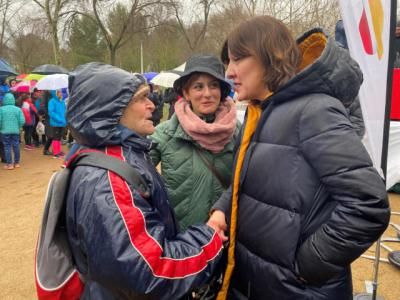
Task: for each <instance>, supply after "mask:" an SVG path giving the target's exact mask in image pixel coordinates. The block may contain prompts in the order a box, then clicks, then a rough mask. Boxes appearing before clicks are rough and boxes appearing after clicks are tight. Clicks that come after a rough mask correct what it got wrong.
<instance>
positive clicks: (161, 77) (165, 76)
mask: <svg viewBox="0 0 400 300" xmlns="http://www.w3.org/2000/svg"><path fill="white" fill-rule="evenodd" d="M178 78H179V75H178V74H176V73H173V72H161V73H160V74H158V75H157V76H155V77H154V78H153V79H152V80H150V82H151V83H153V84H155V85H159V86H163V87H167V88H168V87H173V86H174V82H175V80H177V79H178Z"/></svg>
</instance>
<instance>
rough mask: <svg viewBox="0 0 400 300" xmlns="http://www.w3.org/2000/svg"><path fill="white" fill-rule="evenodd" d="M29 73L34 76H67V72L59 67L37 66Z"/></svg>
mask: <svg viewBox="0 0 400 300" xmlns="http://www.w3.org/2000/svg"><path fill="white" fill-rule="evenodd" d="M31 73H34V74H43V75H49V74H67V73H68V70H67V69H65V68H63V67H60V66H56V65H50V64H49V65H41V66H37V67H36V68H34V69H33V70H32V72H31Z"/></svg>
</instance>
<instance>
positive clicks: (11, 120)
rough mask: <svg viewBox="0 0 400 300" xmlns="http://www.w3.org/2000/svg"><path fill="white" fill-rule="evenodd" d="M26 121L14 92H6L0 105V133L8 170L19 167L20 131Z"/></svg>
mask: <svg viewBox="0 0 400 300" xmlns="http://www.w3.org/2000/svg"><path fill="white" fill-rule="evenodd" d="M24 123H25V118H24V115H23V113H22V111H21V110H20V109H19V108H18V107H17V106H15V98H14V96H13V94H11V93H6V94H5V95H4V98H3V105H2V106H1V107H0V133H1V135H2V139H3V144H4V153H5V158H6V164H7V165H6V166H5V167H4V168H5V169H6V170H13V169H14V168H19V162H20V151H19V133H20V129H21V128H22V126H23V125H24ZM11 148H12V149H13V152H14V163H13V160H12V157H11Z"/></svg>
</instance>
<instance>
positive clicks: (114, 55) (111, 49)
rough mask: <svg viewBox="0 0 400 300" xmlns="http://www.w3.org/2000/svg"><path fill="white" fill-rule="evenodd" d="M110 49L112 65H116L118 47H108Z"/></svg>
mask: <svg viewBox="0 0 400 300" xmlns="http://www.w3.org/2000/svg"><path fill="white" fill-rule="evenodd" d="M108 51H109V52H110V65H113V66H115V58H116V54H117V49H115V48H114V47H111V48H108Z"/></svg>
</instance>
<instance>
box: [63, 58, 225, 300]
mask: <svg viewBox="0 0 400 300" xmlns="http://www.w3.org/2000/svg"><path fill="white" fill-rule="evenodd" d="M69 84H70V86H69V90H70V100H69V103H68V111H67V118H68V125H69V126H70V130H71V133H72V135H73V137H74V139H75V140H76V142H77V143H78V144H79V145H80V146H81V148H91V149H95V150H97V151H104V152H106V153H108V154H109V155H113V156H115V157H117V158H119V159H122V160H124V161H126V162H127V163H128V164H130V165H131V166H132V167H134V168H135V169H136V170H137V171H138V172H139V174H141V175H142V177H143V178H144V180H145V181H146V183H147V185H148V186H149V188H150V193H149V195H143V194H141V193H139V191H138V190H137V189H135V188H134V187H133V186H132V185H130V184H127V183H126V182H124V180H122V179H121V178H120V177H119V176H117V175H116V174H115V173H113V172H111V171H107V170H104V169H100V168H96V167H87V166H78V167H76V168H75V170H74V172H73V174H72V177H71V182H70V186H69V190H68V196H67V199H66V225H67V232H68V240H69V243H70V246H71V250H72V254H73V259H74V261H75V263H76V265H77V269H78V271H79V273H80V276H81V277H83V278H84V280H85V287H84V290H83V295H81V297H80V299H96V300H97V299H102V300H104V299H165V300H167V299H168V300H170V299H171V300H172V299H174V300H175V299H179V298H180V297H182V296H183V295H185V294H186V293H187V292H189V291H190V290H191V289H192V288H193V287H196V286H200V285H202V284H204V283H205V282H207V280H208V279H209V278H210V276H211V274H212V273H213V271H214V269H215V267H216V263H217V261H218V259H219V257H220V253H221V250H222V242H221V239H220V238H219V236H218V235H217V234H216V233H215V231H214V230H213V229H212V228H211V227H208V226H207V225H205V224H200V225H194V226H191V227H190V228H189V229H188V230H186V231H184V232H181V233H179V232H178V230H177V226H176V224H177V222H176V219H175V216H174V213H173V209H172V207H171V206H170V203H169V199H168V195H167V191H166V188H165V186H164V184H163V181H162V179H161V177H160V175H159V174H158V173H157V170H156V169H155V167H154V166H153V164H152V162H151V160H150V158H149V156H148V153H149V150H150V147H151V140H150V139H148V138H147V137H146V136H147V135H149V134H151V133H153V132H154V125H153V122H152V121H151V117H152V112H153V111H154V104H153V103H152V102H151V101H150V100H149V99H148V95H149V91H150V89H149V87H148V86H147V85H146V81H145V79H144V77H142V75H140V74H131V73H128V72H126V71H123V70H121V69H118V68H115V67H113V66H109V65H104V64H99V63H89V64H86V65H82V66H79V67H78V68H77V69H76V70H74V71H73V72H71V73H70V83H69Z"/></svg>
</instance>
